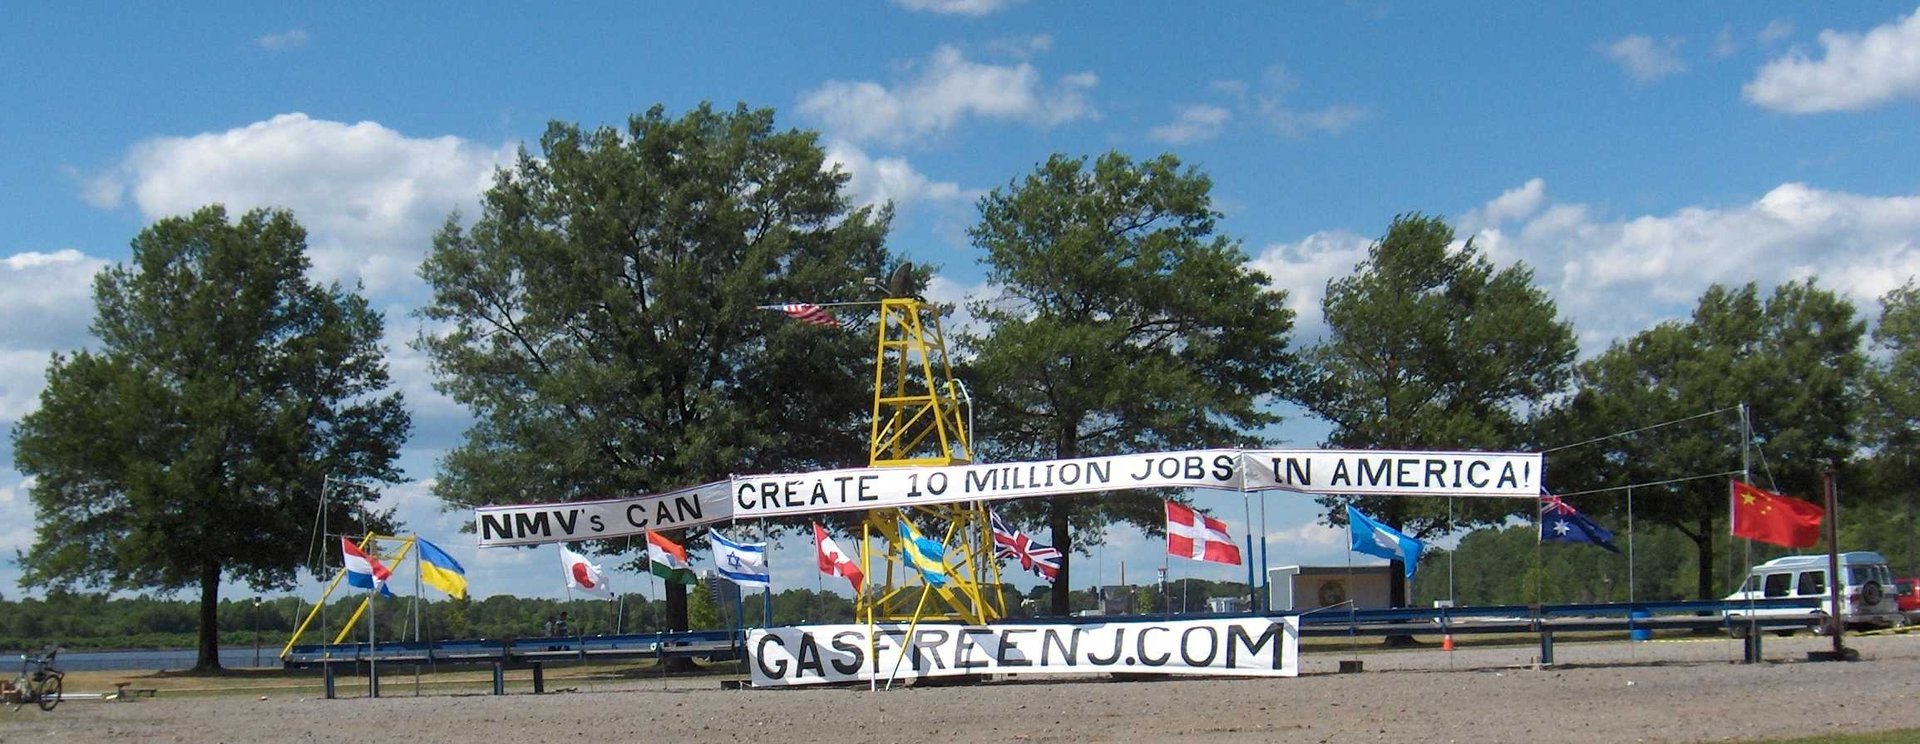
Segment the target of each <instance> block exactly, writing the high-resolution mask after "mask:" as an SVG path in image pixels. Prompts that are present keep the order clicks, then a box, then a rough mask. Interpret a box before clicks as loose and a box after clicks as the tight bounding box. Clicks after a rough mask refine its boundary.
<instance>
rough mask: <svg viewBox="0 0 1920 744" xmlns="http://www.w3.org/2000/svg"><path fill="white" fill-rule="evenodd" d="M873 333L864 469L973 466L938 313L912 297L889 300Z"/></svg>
mask: <svg viewBox="0 0 1920 744" xmlns="http://www.w3.org/2000/svg"><path fill="white" fill-rule="evenodd" d="M878 328H879V346H878V349H877V350H876V351H875V353H874V365H873V420H872V426H871V435H872V441H871V444H870V445H869V447H868V450H867V464H868V465H870V466H873V467H890V466H896V465H957V464H963V463H969V462H973V442H971V441H970V440H968V439H967V434H968V432H967V425H966V419H965V418H964V417H963V416H962V414H961V410H960V396H959V392H960V391H959V388H960V386H959V383H957V382H955V381H954V379H953V367H952V366H951V365H950V364H949V363H948V361H947V339H946V334H945V333H943V332H942V331H941V329H940V311H939V309H938V308H935V307H932V306H930V305H928V304H927V303H925V302H922V301H920V300H918V299H914V298H906V297H889V298H887V299H885V300H882V301H881V302H880V323H879V324H878Z"/></svg>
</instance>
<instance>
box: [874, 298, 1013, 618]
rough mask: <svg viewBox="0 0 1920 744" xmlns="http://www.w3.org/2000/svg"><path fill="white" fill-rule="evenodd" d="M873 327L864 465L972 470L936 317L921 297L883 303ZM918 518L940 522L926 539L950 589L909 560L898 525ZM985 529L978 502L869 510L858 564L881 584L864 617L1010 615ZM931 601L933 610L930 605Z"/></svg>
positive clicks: (969, 443) (965, 424) (968, 443)
mask: <svg viewBox="0 0 1920 744" xmlns="http://www.w3.org/2000/svg"><path fill="white" fill-rule="evenodd" d="M877 329H878V330H877V336H878V340H877V345H876V348H875V351H874V365H873V368H874V375H873V418H872V421H871V425H870V435H871V436H870V442H869V445H868V454H867V462H868V464H869V465H870V466H873V467H926V466H943V465H961V464H966V463H970V462H972V461H973V441H972V440H971V439H970V438H969V437H970V435H971V432H970V431H969V428H970V427H969V426H968V422H967V418H966V415H965V410H964V409H963V407H962V396H963V394H964V390H963V389H962V388H961V386H960V384H959V383H958V382H957V381H955V380H954V377H953V367H952V365H951V363H950V362H949V360H948V358H947V345H946V335H945V333H944V331H943V330H942V329H941V326H940V312H939V309H938V308H936V307H933V306H932V305H929V304H927V303H926V302H923V301H921V300H919V299H916V298H908V297H889V298H887V299H885V300H883V301H881V303H880V322H879V323H878V324H877ZM914 515H924V516H931V517H934V518H935V520H936V521H937V523H939V524H940V525H942V526H941V528H940V529H939V530H938V531H937V532H930V533H928V535H927V536H928V537H929V538H932V539H935V540H937V541H938V542H940V543H941V545H942V548H943V560H944V562H945V575H946V583H945V584H944V585H942V586H932V585H929V584H927V583H926V582H925V580H924V579H922V577H921V574H920V572H919V570H918V569H916V568H914V567H913V565H912V563H911V561H909V560H908V559H907V555H906V550H907V545H906V542H905V540H904V539H903V538H902V537H901V530H900V524H901V520H908V519H912V518H913V516H914ZM929 523H930V524H931V523H932V522H929ZM988 524H989V523H988V519H987V512H986V507H985V506H983V505H981V504H978V503H967V504H940V505H929V506H924V507H916V508H914V509H912V510H907V509H886V510H876V511H873V512H869V513H868V515H867V520H866V523H865V525H864V526H863V530H864V533H865V537H866V538H868V539H867V540H862V553H863V555H862V562H863V563H864V564H866V566H867V568H866V569H865V570H866V572H867V576H868V577H869V582H870V583H875V582H874V580H875V579H878V580H879V581H878V582H877V583H878V586H877V587H874V588H870V589H869V590H868V591H866V592H863V593H862V594H861V595H860V597H859V602H858V610H859V611H860V613H861V615H862V616H863V617H865V618H867V620H868V621H869V622H873V621H876V620H906V621H918V620H920V619H921V618H923V617H928V616H944V617H947V618H952V619H957V620H961V621H963V622H966V623H969V624H980V623H985V622H987V621H989V620H994V619H997V618H999V617H1001V616H1003V615H1005V614H1006V612H1005V607H1004V606H1003V605H1002V600H1001V598H1000V595H999V592H997V591H994V589H995V588H997V587H996V586H995V585H997V584H998V583H999V580H1000V566H999V563H998V562H997V561H995V560H994V559H993V538H992V534H991V532H990V531H989V526H988ZM917 528H918V527H916V529H917ZM874 537H879V538H881V539H882V540H883V541H884V543H885V550H884V552H883V553H881V554H879V555H875V553H874V551H872V550H871V548H869V547H867V546H868V545H870V544H871V543H870V540H871V538H874ZM876 557H877V558H879V559H880V560H882V561H884V563H885V565H884V566H883V567H881V568H882V570H881V571H880V572H876V571H875V570H874V569H875V566H874V565H873V563H874V559H875V558H876ZM876 574H877V575H876ZM934 600H937V603H935V604H934V606H933V607H929V606H928V605H929V602H930V601H934Z"/></svg>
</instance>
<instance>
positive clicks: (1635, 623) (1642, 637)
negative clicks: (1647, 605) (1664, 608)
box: [1627, 610, 1653, 641]
mask: <svg viewBox="0 0 1920 744" xmlns="http://www.w3.org/2000/svg"><path fill="white" fill-rule="evenodd" d="M1649 617H1652V614H1651V613H1649V612H1647V611H1646V610H1634V611H1632V612H1629V613H1627V627H1628V628H1631V630H1629V631H1628V632H1627V635H1628V637H1630V638H1632V639H1633V640H1636V641H1651V640H1653V629H1652V628H1648V627H1646V624H1645V623H1643V622H1641V621H1642V620H1646V619H1647V618H1649Z"/></svg>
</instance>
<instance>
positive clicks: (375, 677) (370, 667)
mask: <svg viewBox="0 0 1920 744" xmlns="http://www.w3.org/2000/svg"><path fill="white" fill-rule="evenodd" d="M367 694H368V695H371V696H373V697H380V665H379V664H375V663H372V662H371V661H369V662H368V664H367Z"/></svg>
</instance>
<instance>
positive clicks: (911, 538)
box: [900, 517, 947, 587]
mask: <svg viewBox="0 0 1920 744" xmlns="http://www.w3.org/2000/svg"><path fill="white" fill-rule="evenodd" d="M900 545H901V548H900V552H901V554H902V555H903V556H905V558H906V560H907V564H908V565H911V566H913V567H914V568H915V569H918V570H919V571H920V579H921V580H922V581H925V582H927V585H928V586H934V587H940V586H946V585H947V550H946V548H944V547H941V545H940V542H939V541H937V540H932V539H929V538H927V537H925V536H923V535H921V534H920V530H917V529H914V526H913V522H912V520H909V519H907V518H906V517H901V518H900Z"/></svg>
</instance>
